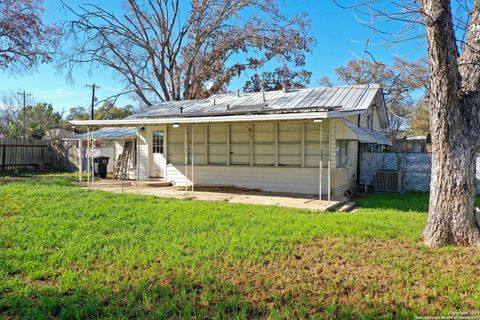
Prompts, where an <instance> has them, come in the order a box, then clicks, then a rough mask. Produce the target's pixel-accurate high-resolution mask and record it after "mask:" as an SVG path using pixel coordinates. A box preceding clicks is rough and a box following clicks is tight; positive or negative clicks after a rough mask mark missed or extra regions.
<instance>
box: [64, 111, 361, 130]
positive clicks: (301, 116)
mask: <svg viewBox="0 0 480 320" xmlns="http://www.w3.org/2000/svg"><path fill="white" fill-rule="evenodd" d="M365 112H366V110H363V109H362V110H355V111H329V112H308V113H299V112H291V113H281V114H265V115H235V116H213V117H212V116H200V117H173V118H154V119H145V118H137V119H119V120H71V121H69V123H70V124H72V125H74V126H96V127H115V126H117V127H128V126H148V125H159V124H177V123H178V124H182V123H183V124H190V123H192V124H193V123H215V122H251V121H281V120H315V119H327V118H344V117H348V116H351V115H358V114H363V113H365Z"/></svg>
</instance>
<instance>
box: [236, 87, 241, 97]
mask: <svg viewBox="0 0 480 320" xmlns="http://www.w3.org/2000/svg"><path fill="white" fill-rule="evenodd" d="M236 91H237V98H239V97H240V89H237V90H236Z"/></svg>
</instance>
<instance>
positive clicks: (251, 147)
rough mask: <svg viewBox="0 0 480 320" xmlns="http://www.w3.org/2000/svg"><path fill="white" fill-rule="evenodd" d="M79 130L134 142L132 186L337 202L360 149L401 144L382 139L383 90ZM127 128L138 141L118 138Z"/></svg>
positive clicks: (230, 101)
mask: <svg viewBox="0 0 480 320" xmlns="http://www.w3.org/2000/svg"><path fill="white" fill-rule="evenodd" d="M71 123H72V124H73V125H77V126H81V125H87V126H96V127H99V126H100V127H118V128H117V129H115V128H109V129H101V130H99V131H96V132H94V133H93V135H94V138H93V139H94V140H97V141H98V140H102V139H103V140H108V139H110V140H115V141H117V142H118V143H119V145H121V144H122V142H123V141H124V140H125V139H126V138H128V139H132V141H133V142H134V143H133V144H132V149H133V150H131V151H132V154H133V155H134V156H133V157H132V159H134V160H133V161H132V162H131V171H132V172H134V175H133V177H132V176H131V178H135V179H138V180H148V179H150V178H161V179H165V180H166V181H172V182H173V183H175V184H177V185H184V184H185V183H186V184H191V183H194V184H200V185H234V186H238V187H244V188H254V189H262V190H265V191H278V192H294V193H304V194H318V193H319V188H320V185H321V187H322V194H328V193H331V194H332V195H333V196H342V195H343V194H344V193H345V191H347V190H350V189H351V188H352V186H353V184H354V183H355V182H356V176H357V165H358V152H359V150H360V149H371V148H375V149H382V148H383V146H386V145H391V143H390V141H389V140H387V139H386V138H385V137H384V136H383V135H382V133H381V132H380V130H381V129H385V128H387V127H388V116H387V112H386V107H385V102H384V97H383V91H382V89H381V87H380V86H378V85H362V86H346V87H329V88H307V89H295V90H287V91H270V92H264V93H262V92H258V93H226V94H217V95H214V96H211V97H210V98H208V99H203V100H188V101H172V102H163V103H160V104H158V105H155V106H153V107H151V108H149V109H148V110H147V111H145V112H143V113H139V114H135V115H133V116H130V117H128V118H126V119H122V120H86V121H71ZM120 127H122V128H125V127H126V129H122V130H128V132H129V133H130V134H129V135H128V137H126V136H122V137H119V138H118V139H117V138H116V137H115V135H116V134H117V131H118V130H119V129H120ZM107 132H110V135H109V134H107ZM192 163H193V165H192ZM320 164H321V166H320ZM320 176H321V177H322V179H321V180H320Z"/></svg>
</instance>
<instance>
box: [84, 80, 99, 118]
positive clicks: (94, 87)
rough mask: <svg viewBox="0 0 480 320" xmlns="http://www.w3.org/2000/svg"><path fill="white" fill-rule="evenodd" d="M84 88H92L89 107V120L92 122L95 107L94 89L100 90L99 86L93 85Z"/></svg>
mask: <svg viewBox="0 0 480 320" xmlns="http://www.w3.org/2000/svg"><path fill="white" fill-rule="evenodd" d="M85 87H89V88H92V105H91V107H90V120H93V113H94V107H95V89H100V86H97V85H96V84H95V83H94V84H86V85H85Z"/></svg>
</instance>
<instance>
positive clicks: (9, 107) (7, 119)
mask: <svg viewBox="0 0 480 320" xmlns="http://www.w3.org/2000/svg"><path fill="white" fill-rule="evenodd" d="M26 102H27V103H28V104H32V103H33V99H32V97H31V96H28V98H27V101H26ZM22 105H23V101H22V98H21V97H20V96H19V95H18V94H17V91H16V90H8V91H2V92H0V133H3V134H7V133H8V129H9V126H10V125H11V124H13V123H18V122H19V121H21V120H20V119H19V116H20V114H21V112H22Z"/></svg>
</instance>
